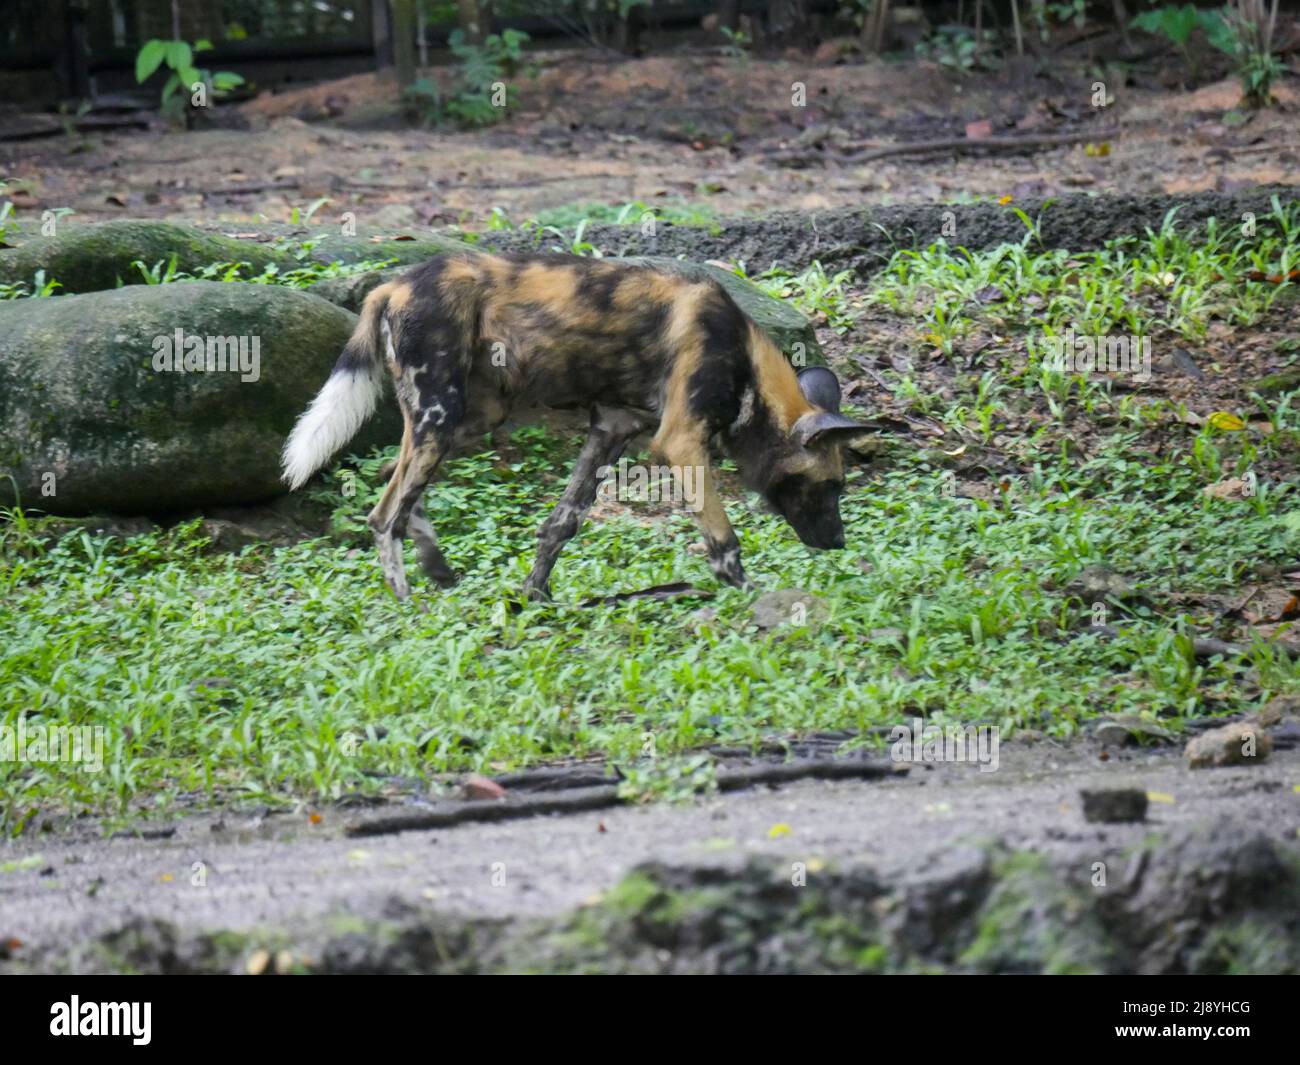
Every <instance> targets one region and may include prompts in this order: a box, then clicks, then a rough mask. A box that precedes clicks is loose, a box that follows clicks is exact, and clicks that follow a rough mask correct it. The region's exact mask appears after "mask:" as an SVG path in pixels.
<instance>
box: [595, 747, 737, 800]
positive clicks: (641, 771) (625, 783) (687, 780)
mask: <svg viewBox="0 0 1300 1065" xmlns="http://www.w3.org/2000/svg"><path fill="white" fill-rule="evenodd" d="M621 772H622V776H623V779H622V780H620V781H619V785H618V796H619V798H620V799H622V800H623V801H624V802H656V801H665V800H666V801H668V802H684V801H686V800H687V799H693V798H695V797H696V796H698V795H708V794H711V793H713V792H715V791H717V788H718V781H717V776H716V773H715V771H714V764H713V759H712V758H710V757H709V756H708V755H707V754H697V755H693V756H690V757H681V758H662V759H660V758H653V759H650V760H649V761H645V762H638V763H636V764H635V765H631V766H625V767H623V769H622V771H621Z"/></svg>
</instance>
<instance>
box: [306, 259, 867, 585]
mask: <svg viewBox="0 0 1300 1065" xmlns="http://www.w3.org/2000/svg"><path fill="white" fill-rule="evenodd" d="M385 365H386V366H387V368H388V371H389V373H391V374H392V376H393V379H394V381H395V384H396V391H397V398H398V402H399V405H400V406H401V410H402V416H403V419H404V422H405V431H404V432H403V434H402V447H401V452H400V454H399V457H398V460H397V463H396V466H395V468H394V470H393V473H392V476H391V478H390V479H389V482H388V486H387V488H386V490H385V491H384V494H383V497H382V498H381V499H380V501H379V504H378V505H377V506H376V507H375V509H374V510H373V511H372V512H371V514H370V527H371V530H372V531H373V532H374V535H375V540H376V542H377V544H378V547H379V558H380V561H381V563H382V565H383V570H384V576H385V578H386V580H387V581H388V585H389V587H390V588H391V589H392V590H393V593H394V594H395V595H396V596H397V597H398V598H399V599H405V598H406V597H407V596H408V595H409V594H410V590H409V587H408V585H407V581H406V573H405V569H404V566H403V563H402V539H403V536H404V534H405V533H406V532H407V530H408V529H409V531H410V533H411V536H412V538H413V539H414V540H415V545H416V549H417V552H418V554H419V557H420V563H421V565H422V567H423V569H424V571H425V573H426V574H428V576H429V577H431V578H432V579H433V580H435V581H436V582H437V583H438V584H440V585H442V586H444V587H446V586H448V585H450V584H452V583H454V582H455V580H456V575H455V574H454V573H453V572H452V570H451V569H450V567H449V566H448V565H447V561H446V559H445V558H444V557H443V554H442V552H441V550H440V549H439V548H438V541H437V537H436V536H435V535H434V531H433V528H432V526H431V525H430V524H429V520H428V518H427V517H426V516H425V513H424V508H423V503H422V499H421V496H422V495H423V493H424V487H425V485H426V484H428V483H429V480H430V478H431V477H433V475H434V472H435V471H436V470H437V468H438V465H439V463H441V462H442V460H443V459H444V458H445V457H446V456H447V455H448V454H451V453H453V452H455V451H456V450H457V449H458V448H459V447H461V446H463V445H467V444H472V443H474V442H477V441H481V440H482V439H483V437H484V434H486V433H488V432H490V431H491V430H492V429H494V428H495V427H496V426H498V425H500V424H501V423H502V422H503V421H504V420H505V419H506V417H507V415H508V414H510V412H511V411H512V409H515V408H529V407H532V408H538V407H550V408H560V407H580V408H588V409H590V412H591V429H590V432H589V434H588V436H587V441H586V443H585V444H584V445H583V448H582V451H581V453H580V454H579V456H578V459H577V464H576V465H575V467H574V470H573V476H572V478H571V479H570V481H569V484H568V487H567V488H566V489H565V491H564V494H563V496H561V498H560V501H559V504H558V505H557V506H556V508H555V510H554V511H553V512H552V513H551V515H550V517H549V518H547V520H546V522H545V523H544V524H543V526H542V528H541V531H540V532H539V533H538V537H539V539H540V544H539V547H538V551H537V559H536V562H535V563H534V565H533V569H532V572H531V573H530V574H529V575H528V578H527V580H526V581H525V582H524V594H525V595H526V596H528V597H531V598H546V597H547V596H548V595H549V579H550V575H551V569H552V568H553V567H554V565H555V560H556V558H557V557H558V556H559V553H560V550H561V548H562V547H563V546H564V544H565V542H566V541H568V540H569V539H570V538H571V537H573V536H574V534H575V533H577V531H578V527H579V525H580V524H581V522H582V519H583V516H584V515H585V513H586V511H587V509H588V508H589V507H590V506H591V504H592V502H593V501H594V500H595V498H596V494H597V490H598V488H599V484H598V480H599V475H598V471H600V470H601V469H602V468H604V467H608V466H609V465H610V464H612V463H614V462H617V460H618V457H619V455H620V454H621V453H622V451H623V448H624V447H625V446H626V445H627V443H628V442H629V441H630V440H631V439H632V438H633V437H635V436H636V435H637V434H638V433H641V432H642V431H645V430H649V429H654V438H653V440H652V442H651V450H652V453H653V455H654V456H655V459H656V461H660V462H663V463H664V464H665V465H668V466H670V467H672V468H674V469H675V470H678V471H680V470H682V469H684V468H685V467H688V466H691V467H695V468H696V470H697V471H698V473H699V474H700V482H701V483H699V484H698V485H697V492H698V493H699V495H700V497H701V499H700V505H699V506H698V507H697V508H696V509H695V515H694V516H695V519H696V521H697V522H698V524H699V526H700V530H701V532H702V533H703V536H704V541H705V544H706V546H707V548H708V553H709V561H710V564H711V566H712V568H713V571H714V573H716V574H717V575H718V576H719V577H720V578H721V579H722V580H724V581H727V582H728V583H730V584H734V585H738V586H745V585H746V584H747V583H748V582H747V581H746V579H745V573H744V570H743V569H742V567H741V563H740V545H739V542H738V541H737V539H736V534H735V533H734V532H733V531H732V528H731V523H730V522H729V521H728V520H727V514H726V511H725V510H724V509H723V506H722V502H721V500H720V499H719V498H718V495H717V492H716V489H715V488H714V486H713V481H712V476H711V474H710V473H709V466H708V463H709V442H710V439H711V438H713V437H714V436H715V435H716V436H717V437H718V438H719V439H720V441H721V443H722V446H723V448H724V450H726V451H727V452H728V453H729V454H730V455H732V456H733V457H734V458H735V460H736V462H737V464H738V465H739V467H740V469H741V472H742V475H743V476H744V478H745V481H746V483H747V484H748V485H749V486H750V487H751V488H753V489H754V490H756V491H758V492H760V493H761V494H762V495H763V496H764V497H765V498H766V500H767V501H768V503H770V504H771V506H772V507H773V509H775V510H776V511H777V512H778V513H779V514H781V515H782V516H783V517H784V518H785V519H786V521H788V522H789V523H790V525H791V526H793V528H794V530H795V532H796V533H798V535H799V538H800V539H801V540H803V542H804V543H805V544H808V545H810V546H812V547H824V548H836V547H843V546H844V526H843V524H842V522H841V520H840V513H839V497H840V492H841V490H842V489H843V487H844V475H843V467H842V462H841V456H840V450H841V444H842V443H844V442H845V441H846V440H847V439H848V438H850V437H851V436H854V435H857V434H861V433H862V432H863V431H864V430H863V427H862V426H860V425H857V424H856V423H854V422H852V421H850V420H849V419H848V418H844V417H841V416H840V414H839V403H840V390H839V382H838V381H837V380H836V379H835V375H834V374H832V373H831V372H830V371H829V370H826V369H822V368H809V369H806V370H803V371H801V372H800V373H799V374H798V375H796V373H795V371H794V370H793V369H792V368H791V366H790V364H789V363H788V362H787V361H786V359H785V357H784V356H783V355H782V354H781V351H780V349H779V348H778V347H777V346H776V344H775V343H774V342H773V341H772V340H771V339H770V338H769V337H767V336H766V335H765V334H764V333H763V332H761V331H760V330H759V328H758V327H757V326H756V325H754V323H753V322H751V321H750V320H749V319H748V318H747V317H746V316H745V315H744V313H743V312H742V311H741V310H740V308H739V307H737V306H736V304H735V303H734V302H733V301H732V299H731V297H730V296H729V295H728V294H727V292H726V290H725V289H724V288H723V287H722V285H721V284H719V283H718V282H716V281H713V280H707V281H691V280H687V279H685V278H683V277H680V276H678V275H675V274H671V273H667V272H661V271H658V270H656V269H654V268H652V267H648V266H643V265H632V264H626V263H619V262H618V261H616V260H613V261H611V260H602V259H585V258H579V257H577V256H569V255H522V256H508V257H496V256H490V255H479V254H475V253H466V254H454V255H447V256H440V257H438V258H436V259H433V260H431V261H429V262H427V263H424V264H422V265H420V266H417V267H415V268H413V269H412V270H410V271H408V272H407V273H406V274H405V275H404V276H403V277H401V278H400V279H399V280H397V281H393V282H390V283H388V284H385V285H381V286H380V287H378V288H376V289H375V290H374V291H373V292H371V293H370V295H369V296H368V297H367V298H366V301H365V306H364V307H363V308H362V311H361V320H360V322H359V324H358V325H357V328H356V331H355V332H354V333H353V334H352V339H351V340H349V341H348V343H347V346H346V347H345V348H344V349H343V354H342V355H341V356H340V357H339V360H338V362H337V363H336V364H335V366H334V370H333V372H332V373H331V375H330V378H329V380H328V381H327V382H326V383H325V386H324V387H323V388H322V389H321V391H320V393H319V394H318V395H317V396H316V399H315V400H314V401H313V402H312V404H311V406H310V407H309V408H308V410H307V411H306V413H305V414H303V416H302V417H301V418H300V419H299V420H298V424H297V425H296V426H295V427H294V430H293V433H292V435H291V436H290V437H289V440H288V442H287V443H286V444H285V449H284V478H285V480H286V481H287V482H288V483H289V485H290V486H291V487H292V488H299V487H301V486H302V485H303V484H304V483H306V481H307V479H308V478H309V477H311V475H312V474H313V473H314V472H315V471H316V470H318V469H319V468H320V467H321V466H323V465H324V464H325V462H326V461H327V460H328V459H329V458H330V457H331V456H332V455H333V454H334V453H335V452H336V451H337V450H338V449H339V448H340V447H342V446H343V445H344V444H345V443H347V442H348V440H350V439H351V438H352V436H353V435H354V434H355V433H356V432H357V430H358V429H359V428H360V426H361V424H362V423H363V422H364V421H365V419H366V418H367V417H369V416H370V414H371V413H372V412H373V411H374V408H375V405H376V403H377V401H378V399H379V396H380V393H381V391H382V387H383V385H382V382H383V368H384V366H385Z"/></svg>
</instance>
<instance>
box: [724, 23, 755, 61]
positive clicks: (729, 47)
mask: <svg viewBox="0 0 1300 1065" xmlns="http://www.w3.org/2000/svg"><path fill="white" fill-rule="evenodd" d="M718 28H719V29H720V30H721V31H722V35H723V36H724V37H725V38H727V43H726V44H724V45H723V46H722V54H723V55H725V56H726V57H727V58H728V59H730V60H731V62H732V63H733V64H734V65H735V66H743V65H744V64H745V63H747V62H748V61H749V49H750V46H751V45H753V43H754V41H753V38H751V37H750V36H749V34H748V33H746V32H745V31H744V30H733V29H732V28H731V27H730V26H720V27H718Z"/></svg>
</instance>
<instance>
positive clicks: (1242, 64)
mask: <svg viewBox="0 0 1300 1065" xmlns="http://www.w3.org/2000/svg"><path fill="white" fill-rule="evenodd" d="M1277 10H1278V0H1271V4H1270V0H1236V2H1235V3H1232V4H1229V5H1228V6H1227V7H1224V8H1221V9H1219V10H1204V9H1200V8H1197V7H1194V6H1193V5H1192V4H1183V5H1182V6H1181V7H1175V6H1173V5H1170V6H1167V7H1159V8H1155V9H1153V10H1151V11H1144V12H1143V13H1142V14H1140V15H1138V16H1137V18H1135V19H1133V21H1132V23H1131V25H1132V26H1133V27H1134V28H1136V29H1139V30H1144V31H1146V32H1147V33H1153V34H1156V35H1157V36H1162V37H1165V38H1167V39H1168V40H1169V41H1171V42H1172V43H1173V44H1174V46H1175V47H1176V48H1177V49H1178V51H1179V52H1180V53H1181V54H1182V57H1183V61H1184V62H1185V63H1186V64H1187V67H1188V70H1189V71H1190V72H1191V74H1192V76H1193V77H1195V76H1196V73H1197V62H1196V57H1195V55H1194V53H1193V51H1192V48H1191V42H1192V39H1193V36H1194V35H1195V33H1196V31H1197V30H1200V31H1201V33H1202V34H1203V36H1204V37H1205V39H1206V40H1207V41H1208V42H1209V43H1210V45H1212V46H1213V47H1214V48H1217V49H1218V50H1219V51H1220V52H1223V53H1224V54H1225V55H1228V56H1231V57H1232V60H1233V64H1234V69H1235V71H1236V73H1237V77H1238V78H1239V79H1240V81H1241V88H1242V92H1243V93H1244V95H1245V97H1246V100H1247V102H1248V103H1250V104H1251V106H1254V107H1260V106H1265V105H1267V104H1268V103H1269V102H1270V101H1271V99H1272V91H1271V90H1272V86H1273V83H1274V82H1276V81H1277V79H1278V78H1279V77H1281V76H1282V73H1283V70H1284V68H1283V66H1282V61H1281V60H1280V59H1278V57H1277V56H1276V55H1274V54H1273V34H1274V31H1275V30H1276V28H1277Z"/></svg>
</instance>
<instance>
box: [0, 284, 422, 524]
mask: <svg viewBox="0 0 1300 1065" xmlns="http://www.w3.org/2000/svg"><path fill="white" fill-rule="evenodd" d="M355 324H356V317H355V316H354V315H352V314H350V313H349V312H347V311H345V310H344V309H342V308H341V307H337V306H335V305H333V304H331V303H329V302H327V301H326V300H323V299H321V298H319V297H318V296H313V295H311V294H310V293H306V292H301V291H296V290H293V289H288V288H280V287H275V286H269V285H247V284H238V283H230V282H215V281H195V282H187V283H178V284H171V285H159V286H132V287H129V288H122V289H116V290H112V291H107V292H96V293H90V294H87V295H81V296H59V297H55V298H51V299H23V300H13V301H6V302H4V303H0V500H4V501H7V502H12V501H13V499H14V490H15V487H16V488H17V494H18V498H19V501H20V502H21V503H22V504H23V505H24V506H26V507H29V508H34V509H39V510H43V511H45V512H47V513H52V514H85V513H89V512H103V511H108V512H113V513H118V514H154V513H166V512H170V511H181V510H188V509H191V508H200V507H201V508H210V507H211V506H213V505H223V506H229V505H234V504H242V503H254V502H258V501H261V500H265V499H268V498H270V497H272V496H275V495H277V494H279V493H281V492H283V491H284V486H283V484H281V482H280V480H279V474H280V470H279V454H280V448H281V447H282V446H283V444H284V440H285V437H286V435H287V434H288V432H289V430H290V428H291V427H292V426H293V423H294V420H295V419H296V418H297V417H298V415H299V414H301V413H302V411H303V410H304V409H305V408H306V406H307V404H308V403H309V402H310V401H311V399H312V397H313V396H314V395H315V393H316V392H317V390H318V389H319V388H320V387H321V385H322V384H323V383H324V381H325V379H326V377H327V376H328V375H329V372H330V369H331V367H332V366H333V365H334V361H335V360H336V359H337V358H338V355H339V352H340V351H341V350H342V348H343V345H344V344H345V343H346V341H347V339H348V337H349V335H350V334H351V332H352V329H353V327H354V326H355ZM178 339H179V341H180V343H179V345H178V343H177V341H178ZM196 340H197V341H201V345H202V346H201V352H202V355H201V359H202V365H203V367H204V368H203V369H201V370H194V369H193V368H194V366H195V365H196V363H195V359H196V358H197V357H198V352H199V350H200V349H199V348H197V347H196V345H195V341H196ZM177 347H179V348H180V360H179V362H180V366H179V369H177V368H176V366H175V365H174V363H173V361H172V359H171V356H172V355H173V354H174V353H175V349H176V348H177ZM210 349H211V352H212V354H211V359H210V360H209V355H208V352H209V350H210ZM187 353H188V361H189V365H190V367H191V370H190V371H186V362H187ZM223 361H224V362H225V364H226V365H227V366H228V367H229V368H227V369H220V366H221V364H222V362H223ZM209 366H210V367H211V369H209V368H208V367H209ZM400 437H401V423H400V418H399V417H398V415H397V412H396V405H395V404H394V403H392V401H391V400H390V401H389V402H387V403H382V404H381V414H380V415H378V416H376V418H375V419H373V420H372V421H371V423H370V425H369V426H368V427H367V429H366V430H365V431H363V433H362V434H361V435H360V436H358V437H357V439H356V440H354V441H353V443H352V445H351V448H350V450H353V451H357V452H361V451H363V450H365V449H366V448H368V447H369V446H371V445H372V444H375V443H386V444H387V443H396V442H397V441H398V440H399V439H400ZM11 478H12V480H11ZM51 490H52V494H50V492H51Z"/></svg>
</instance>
